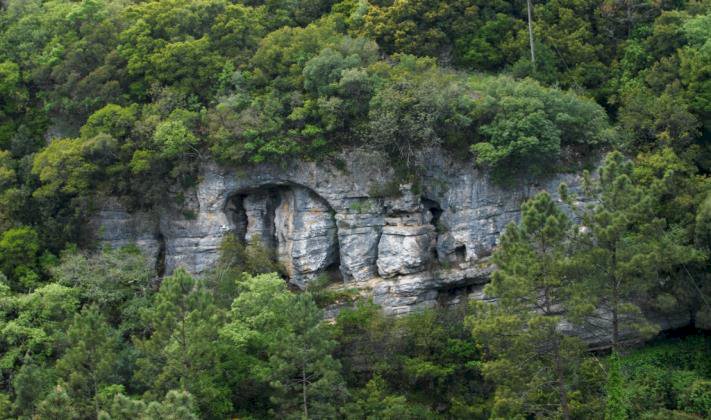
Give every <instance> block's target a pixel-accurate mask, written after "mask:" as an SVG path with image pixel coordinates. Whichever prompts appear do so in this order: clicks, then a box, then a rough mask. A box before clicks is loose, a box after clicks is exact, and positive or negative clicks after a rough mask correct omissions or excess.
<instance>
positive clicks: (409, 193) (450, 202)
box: [95, 150, 688, 342]
mask: <svg viewBox="0 0 711 420" xmlns="http://www.w3.org/2000/svg"><path fill="white" fill-rule="evenodd" d="M427 156H428V166H427V168H426V170H425V173H424V175H423V177H422V182H421V184H420V187H421V188H420V190H418V191H417V193H416V192H415V191H414V190H413V187H412V186H411V185H401V186H400V194H399V195H398V196H396V197H377V196H373V195H372V194H373V192H377V191H383V190H384V189H383V186H386V185H388V184H389V183H391V181H392V177H393V173H392V170H391V169H390V168H389V166H388V165H387V163H386V162H383V161H382V157H381V156H378V155H376V154H373V153H370V152H368V151H364V150H349V151H346V152H344V154H343V156H342V159H341V160H342V161H343V162H345V163H346V165H345V168H342V167H340V166H338V167H337V166H336V165H332V164H329V163H321V164H319V163H315V162H306V161H294V162H291V163H289V164H287V165H285V166H282V165H269V164H263V165H257V166H254V167H252V168H250V169H249V170H245V171H234V170H230V169H229V168H221V167H219V166H217V165H216V164H214V163H207V164H205V165H204V166H203V167H202V170H201V175H200V179H201V181H200V182H199V184H198V185H197V187H196V188H195V189H194V190H192V191H186V192H184V195H185V198H186V199H185V204H184V205H183V207H181V208H176V206H175V205H173V204H171V203H173V202H175V200H165V204H164V205H162V206H159V208H157V209H156V211H155V215H156V217H151V216H149V215H147V214H131V215H129V214H128V213H126V212H125V211H123V210H122V209H120V208H118V207H115V206H114V207H111V206H107V207H106V208H104V209H102V210H101V211H100V212H99V213H98V214H97V216H96V218H95V225H96V226H97V229H96V232H97V236H98V237H99V239H100V240H101V241H103V242H104V243H106V244H109V245H120V244H125V243H128V242H132V241H135V242H137V243H139V245H140V246H141V247H142V248H144V249H145V250H146V251H147V253H148V255H149V256H151V257H152V258H160V254H162V253H161V252H160V249H161V248H164V250H165V252H164V259H165V264H164V266H165V272H166V273H170V272H172V271H173V270H174V269H176V268H177V267H184V268H186V269H187V270H189V271H190V272H192V273H195V274H202V273H204V272H206V271H207V270H209V269H210V268H211V267H212V266H214V264H215V262H216V261H217V258H218V257H219V247H220V243H221V242H222V240H223V238H224V236H225V235H226V234H229V233H232V234H235V235H236V236H237V237H238V238H240V239H244V240H249V239H250V238H253V237H256V236H259V237H260V238H261V240H262V243H263V244H264V245H265V246H267V247H269V248H271V249H272V250H273V251H274V252H275V254H276V256H277V258H278V259H279V261H280V262H281V263H282V264H283V265H284V267H285V268H286V271H287V273H288V275H289V278H290V281H291V282H292V283H294V284H296V285H298V286H299V287H304V286H305V285H306V284H307V283H308V281H310V280H311V279H313V278H314V277H315V276H317V275H319V274H320V273H322V272H324V271H326V270H329V269H331V268H334V267H335V265H336V264H338V265H339V266H338V268H339V269H340V274H341V277H342V278H343V281H344V282H345V285H346V286H347V287H358V288H360V289H361V290H363V291H364V293H370V294H371V295H372V297H373V300H374V301H375V302H376V303H378V304H380V305H382V306H383V308H384V309H385V311H386V312H388V313H392V314H401V313H406V312H409V311H412V310H417V309H419V308H425V307H431V306H433V305H435V304H438V303H442V304H452V303H457V302H461V301H463V300H465V299H467V298H469V299H477V300H490V299H493V298H492V297H489V296H484V294H483V285H484V284H485V283H486V282H487V281H488V276H489V273H490V272H491V270H492V266H491V264H490V263H489V256H490V255H491V253H492V252H493V249H494V248H495V246H496V243H497V240H498V238H499V235H500V234H501V232H502V231H503V230H504V229H505V227H506V225H507V224H508V223H510V222H513V221H516V220H517V219H518V217H519V208H520V205H521V203H522V202H523V201H524V200H525V199H526V198H528V197H531V196H533V195H535V194H536V193H537V192H539V191H541V190H547V191H549V192H550V193H551V195H552V196H553V197H554V198H555V199H557V200H559V198H558V195H557V189H558V185H559V184H560V183H561V182H565V183H566V184H568V186H569V190H570V191H571V192H572V193H576V192H578V191H580V185H581V177H580V176H578V175H575V174H564V175H559V176H555V177H553V178H550V179H548V180H546V181H545V182H537V181H533V180H532V181H530V182H521V183H520V184H519V185H518V186H515V187H508V188H504V187H501V186H499V185H497V184H495V183H493V182H491V181H490V180H489V178H488V177H487V175H486V174H485V173H483V172H481V171H479V170H478V169H476V168H475V167H474V165H472V164H471V163H470V162H462V161H460V160H457V159H453V158H451V157H449V156H447V155H446V154H445V153H443V152H441V151H432V152H431V153H428V154H427ZM584 204H585V203H582V202H581V203H579V205H581V206H582V205H584ZM563 207H564V208H566V209H567V207H565V206H563ZM566 211H568V212H569V213H571V212H570V209H567V210H566ZM571 214H572V213H571ZM187 215H193V217H187ZM99 226H102V228H101V229H100V228H99ZM162 244H164V245H162ZM663 321H664V323H663V326H664V327H665V328H667V327H677V326H681V325H684V323H686V322H688V319H687V318H685V317H683V316H673V317H670V318H668V319H665V320H663ZM588 339H589V341H591V342H594V341H596V340H598V338H596V336H595V335H594V334H588ZM606 339H607V338H605V337H601V338H599V341H604V340H606Z"/></svg>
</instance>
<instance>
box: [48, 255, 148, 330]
mask: <svg viewBox="0 0 711 420" xmlns="http://www.w3.org/2000/svg"><path fill="white" fill-rule="evenodd" d="M51 272H52V278H53V279H54V280H55V281H56V282H57V283H60V284H62V285H64V286H67V287H71V288H74V289H75V290H78V291H79V292H80V293H81V297H82V300H83V301H84V302H87V303H89V304H91V305H95V306H96V307H97V308H98V309H99V310H100V311H101V313H102V314H103V316H105V317H106V319H107V321H108V322H109V323H110V324H111V325H113V326H114V327H118V328H119V329H120V330H121V331H122V332H126V331H134V330H139V329H142V327H141V319H140V314H139V313H140V311H141V308H143V307H146V306H148V305H149V302H148V299H149V295H150V292H151V290H150V286H149V285H150V283H151V281H152V280H153V278H154V276H155V272H154V270H153V268H152V267H150V266H149V265H148V261H147V260H146V257H145V256H143V255H142V254H141V252H140V251H139V250H138V249H137V248H135V247H131V246H129V247H125V248H120V249H106V250H103V251H102V252H100V253H97V254H87V253H82V252H66V253H64V254H63V255H62V258H61V261H60V264H59V265H57V266H56V267H54V268H52V269H51Z"/></svg>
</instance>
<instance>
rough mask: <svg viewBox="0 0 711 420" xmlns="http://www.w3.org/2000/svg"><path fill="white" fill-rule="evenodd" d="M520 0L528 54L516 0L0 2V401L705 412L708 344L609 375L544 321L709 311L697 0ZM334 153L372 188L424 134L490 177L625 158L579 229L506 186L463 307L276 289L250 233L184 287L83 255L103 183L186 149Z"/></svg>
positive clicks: (183, 179) (175, 173) (133, 201)
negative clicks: (483, 265)
mask: <svg viewBox="0 0 711 420" xmlns="http://www.w3.org/2000/svg"><path fill="white" fill-rule="evenodd" d="M532 5H533V8H532V9H533V10H532V12H533V13H532V22H531V27H532V32H533V39H534V46H535V50H536V62H535V65H534V63H532V62H531V60H530V51H529V34H528V22H527V19H528V18H527V13H526V12H527V10H526V9H527V8H526V2H522V1H510V0H496V1H487V0H454V1H443V0H427V1H425V0H398V1H391V0H343V1H335V0H307V1H295V0H264V1H262V0H245V1H231V0H196V1H193V0H165V1H157V0H148V1H134V0H126V1H114V0H83V1H73V0H51V1H43V0H7V1H2V2H0V417H3V418H6V417H7V418H22V419H28V418H57V419H64V418H66V419H74V418H101V419H136V418H137V419H153V418H174V419H195V418H228V417H239V418H243V417H244V418H268V417H276V416H278V417H286V418H297V417H308V418H371V419H380V418H386V419H388V418H392V419H399V418H413V419H415V418H417V419H419V418H423V419H429V418H489V417H505V418H516V417H517V416H518V417H521V416H529V417H531V416H538V417H568V416H570V417H578V418H601V417H603V416H605V417H607V418H623V417H624V416H627V417H628V418H648V419H657V418H680V419H681V418H684V419H686V418H704V417H709V416H711V413H710V412H709V411H710V410H711V408H710V405H711V402H710V400H709V394H710V393H711V390H710V388H711V386H710V385H709V383H710V382H709V380H710V379H711V377H710V372H709V366H708V360H709V357H708V349H707V348H706V347H707V346H708V343H707V340H704V339H698V340H696V341H693V340H692V341H685V342H681V343H673V344H669V345H668V346H666V347H665V346H655V347H653V348H651V349H647V350H641V351H639V352H635V353H632V354H624V353H623V352H620V353H619V357H617V356H615V358H613V359H611V360H610V363H608V364H607V365H606V364H605V363H601V362H600V360H599V359H597V358H595V357H591V356H590V355H589V354H587V353H585V352H584V346H583V344H582V343H581V342H580V341H579V340H578V339H576V338H574V337H572V336H570V335H568V334H565V333H564V332H565V331H564V329H563V328H562V327H561V326H567V325H569V324H567V323H573V324H588V326H589V324H590V321H591V320H592V319H594V318H595V317H598V318H599V317H603V318H606V317H607V318H609V319H608V320H607V321H609V322H607V323H606V324H604V325H603V330H605V331H606V332H607V333H608V334H609V335H610V336H611V337H612V338H613V345H614V347H615V348H616V349H620V348H621V347H622V344H623V343H625V344H626V343H627V342H631V341H639V338H640V337H642V338H643V337H648V336H649V335H651V334H652V333H653V332H654V331H656V330H657V326H656V325H654V324H653V323H650V322H648V321H646V319H645V318H644V317H643V316H642V315H643V314H644V313H645V312H646V311H648V310H654V311H657V312H659V313H661V314H667V313H669V314H672V315H673V316H677V315H678V314H679V313H680V312H685V313H689V314H693V316H692V318H693V321H694V323H695V325H696V326H698V327H705V328H708V327H709V326H711V306H709V302H711V298H709V296H711V275H710V274H709V271H708V262H709V258H710V254H709V252H711V202H709V200H710V199H709V191H711V190H710V188H709V187H710V185H709V182H708V173H709V172H710V171H711V142H710V140H711V77H710V75H711V12H710V10H711V9H710V8H709V3H708V1H647V0H625V1H622V0H551V1H545V2H543V1H533V2H532ZM473 72H477V73H473ZM352 148H364V149H370V151H372V152H375V153H377V154H380V155H381V157H382V162H384V163H385V164H389V165H390V166H392V167H393V169H394V171H395V173H396V174H397V175H396V176H395V177H393V179H392V180H388V181H386V182H385V183H384V184H383V185H382V186H380V187H376V188H373V189H372V191H370V192H369V195H370V196H387V195H396V194H398V193H399V191H398V188H399V184H400V181H407V182H410V183H412V184H413V185H415V188H419V187H420V185H422V184H421V183H420V181H421V177H422V175H423V173H425V172H426V170H427V165H428V164H429V160H428V156H429V151H430V150H431V149H432V148H442V149H444V150H445V152H446V153H449V154H450V155H452V156H455V157H456V158H458V159H461V160H463V161H465V162H469V163H470V164H471V165H472V166H477V167H479V168H481V169H482V174H483V172H485V171H486V172H489V173H490V174H491V175H493V179H494V180H495V181H497V182H499V183H500V184H503V187H504V188H505V187H507V186H510V185H516V184H526V185H529V184H530V182H532V181H533V180H534V178H540V177H543V176H546V175H549V174H552V173H553V172H556V171H560V170H576V169H579V168H580V166H581V165H586V164H587V165H590V166H593V165H595V164H596V162H597V159H598V156H599V152H600V151H601V149H608V148H613V149H619V150H620V152H622V153H625V155H622V154H621V153H619V152H615V153H613V154H610V155H609V156H608V157H607V159H606V160H605V161H604V164H603V165H602V167H601V169H600V171H599V174H598V175H596V176H593V177H592V178H591V179H590V180H589V181H590V182H589V183H588V185H587V187H589V191H587V192H588V193H590V194H589V197H588V198H589V199H590V201H588V203H589V204H590V206H589V207H588V208H584V209H581V208H580V207H572V208H569V209H570V210H573V211H575V210H576V209H577V210H578V211H577V213H578V214H576V216H577V217H576V221H578V220H579V221H581V222H582V225H583V226H582V227H580V226H576V225H575V223H573V222H572V221H571V220H568V218H567V216H566V215H565V214H567V213H563V212H562V211H561V210H560V209H559V208H558V207H557V205H556V203H555V202H554V200H553V198H552V197H551V196H550V195H539V196H536V197H534V198H533V199H532V200H531V201H529V202H528V203H527V204H525V205H524V207H523V217H522V220H521V222H520V223H519V224H518V225H512V226H511V227H509V228H507V230H506V232H505V233H504V234H503V236H502V237H501V241H500V246H499V250H498V251H497V252H496V254H495V256H494V260H495V262H496V264H497V265H498V268H499V269H498V271H496V273H495V274H494V275H493V278H492V284H491V285H490V286H489V287H488V289H487V293H490V294H493V295H496V297H497V298H498V300H499V302H501V303H502V304H501V305H500V306H485V305H482V306H479V307H477V308H476V310H475V311H474V312H470V311H469V309H466V308H464V305H462V306H461V307H460V306H457V307H451V308H433V309H430V310H426V311H423V312H421V313H416V314H411V315H409V316H406V317H401V318H397V319H395V318H392V317H387V316H384V314H382V312H381V310H380V308H379V307H377V306H376V305H374V304H372V303H368V302H361V301H356V302H354V299H355V294H354V293H351V291H349V290H347V289H344V288H343V287H336V286H337V285H335V284H330V283H329V279H327V278H326V277H324V278H323V279H320V280H318V281H314V282H312V283H311V285H310V287H309V289H307V290H306V291H304V292H292V291H289V290H288V289H287V285H286V282H285V281H284V279H282V278H281V276H283V275H284V271H283V269H282V268H281V267H280V266H279V264H277V263H275V262H274V261H275V258H274V255H272V254H271V252H269V251H267V250H265V249H264V248H263V247H261V246H260V245H259V243H258V241H257V240H255V241H254V242H253V243H249V244H241V243H239V242H238V241H237V240H235V238H228V239H227V240H226V241H225V243H224V246H223V256H222V259H221V261H220V263H219V264H218V265H217V267H214V269H213V270H212V271H211V272H210V273H208V274H207V275H205V276H204V278H194V277H192V276H190V275H188V274H187V273H185V272H183V271H177V272H175V273H173V275H171V276H168V277H166V278H164V279H160V278H158V276H157V275H158V274H161V273H156V272H155V267H149V266H147V263H146V260H145V258H144V257H143V256H142V255H141V254H140V252H139V251H138V250H137V249H135V248H125V249H120V250H103V251H100V252H95V253H89V252H87V251H86V250H87V249H92V245H93V244H91V243H90V235H88V232H86V230H87V229H89V228H90V226H89V224H87V223H86V220H88V218H89V217H90V215H91V213H92V211H94V210H95V206H96V205H97V204H100V203H101V202H102V201H103V200H105V199H106V197H110V196H114V197H118V199H119V200H121V202H122V203H123V204H125V205H126V206H127V207H128V208H129V209H130V210H134V209H142V210H149V209H151V208H152V207H153V206H154V205H155V204H156V203H161V202H162V200H165V196H166V191H171V194H173V192H174V191H176V190H177V191H181V190H185V189H187V188H191V187H194V186H195V185H196V183H197V182H198V181H199V168H200V166H201V165H202V164H203V162H205V161H209V160H217V161H219V162H221V163H223V164H227V165H230V166H234V167H237V168H238V169H244V170H251V169H252V165H254V164H260V163H266V164H284V163H288V162H290V161H293V160H298V159H309V160H316V161H324V160H334V159H333V158H334V157H337V156H336V155H337V154H338V153H339V152H341V151H343V150H350V149H352ZM604 151H606V150H604ZM345 156H347V155H345ZM339 159H342V157H339ZM562 192H563V194H562V197H561V198H563V200H564V201H566V202H568V203H569V204H572V203H574V202H575V200H574V199H575V198H576V197H569V196H568V194H567V193H566V191H565V189H563V191H562ZM181 194H182V193H178V194H176V195H177V196H178V197H177V198H178V199H179V200H182V199H183V198H182V196H181ZM578 204H579V203H578ZM356 207H357V206H356ZM182 210H183V211H182V213H183V215H184V216H185V217H186V218H191V217H194V216H195V214H193V213H190V212H189V211H188V210H185V209H182ZM354 210H357V209H355V208H354ZM361 210H363V209H361ZM566 211H567V210H566ZM74 244H76V245H77V246H78V247H79V248H80V249H83V250H84V251H81V252H80V251H77V246H75V245H74ZM57 256H60V257H59V258H58V257H57ZM541 291H542V292H543V295H542V296H543V297H541V295H540V293H539V292H541ZM334 303H335V304H338V305H352V307H347V308H342V310H341V311H340V313H339V314H338V315H337V317H336V319H335V320H331V321H332V322H324V321H323V319H322V317H323V314H324V311H323V310H322V309H323V307H328V305H331V304H334ZM533 307H536V308H537V309H538V312H535V313H532V312H531V311H530V309H531V308H533ZM561 310H565V314H563V313H561ZM325 312H326V313H329V314H330V313H331V312H330V310H328V311H325ZM467 317H468V318H467ZM465 318H466V319H468V320H469V321H468V322H467V323H465V322H464V319H465ZM598 326H600V324H598ZM502 331H506V332H507V334H501V332H502ZM704 346H705V347H704ZM603 368H606V369H607V375H605V372H604V371H603ZM606 376H607V379H606V378H605V377H606ZM605 383H607V384H606V385H605ZM603 394H607V395H606V397H604V396H603ZM566 405H567V408H566V407H565V406H566Z"/></svg>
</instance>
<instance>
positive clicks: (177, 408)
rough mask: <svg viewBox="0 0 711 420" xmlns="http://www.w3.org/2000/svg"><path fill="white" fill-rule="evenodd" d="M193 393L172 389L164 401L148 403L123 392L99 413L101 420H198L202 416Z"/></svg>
mask: <svg viewBox="0 0 711 420" xmlns="http://www.w3.org/2000/svg"><path fill="white" fill-rule="evenodd" d="M193 400H194V399H193V397H192V395H190V393H188V392H186V391H178V390H171V391H168V393H167V394H166V395H165V397H164V398H163V400H162V401H152V402H150V403H148V404H146V403H145V402H144V401H142V400H134V399H131V398H129V397H126V396H125V395H123V394H118V395H116V396H115V397H114V399H113V401H112V403H111V406H110V408H109V409H108V412H107V411H103V412H101V413H100V414H99V416H98V419H100V420H131V419H138V420H149V419H168V420H197V419H198V418H200V417H199V416H198V415H197V411H196V409H195V402H194V401H193Z"/></svg>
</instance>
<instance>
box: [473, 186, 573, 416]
mask: <svg viewBox="0 0 711 420" xmlns="http://www.w3.org/2000/svg"><path fill="white" fill-rule="evenodd" d="M570 233H571V223H570V221H569V219H568V217H567V216H566V215H565V214H564V213H563V212H562V211H561V210H560V209H559V208H558V206H557V205H556V203H555V202H554V201H553V200H552V199H551V197H550V195H548V193H545V192H543V193H540V194H538V195H537V196H535V197H534V198H533V199H531V200H529V201H528V202H526V203H525V204H524V205H523V206H522V220H521V222H520V224H518V225H516V224H513V223H512V224H510V225H509V226H508V227H507V228H506V231H505V232H504V234H503V235H502V237H501V243H500V245H499V248H498V249H497V251H496V253H495V254H494V262H495V263H496V265H497V267H498V269H497V271H496V272H495V273H494V274H493V276H492V281H491V283H490V284H489V285H488V286H487V288H486V293H487V295H490V296H494V297H496V299H497V302H496V304H487V303H482V302H479V303H478V305H477V306H476V310H475V313H474V315H473V316H471V317H470V318H469V319H468V322H469V324H470V325H471V327H472V329H473V333H474V335H475V337H476V338H478V339H479V340H481V342H482V343H483V344H484V346H485V348H486V349H487V350H488V352H489V354H490V356H491V359H490V360H488V361H486V362H485V363H484V367H483V373H484V375H485V376H486V377H487V378H489V379H491V380H493V381H494V382H496V383H497V389H496V396H495V402H494V408H493V410H494V415H495V416H500V417H512V416H517V415H520V414H523V413H529V414H537V415H543V416H551V415H559V416H561V417H563V418H566V419H568V418H571V416H572V415H573V413H572V411H573V409H572V408H571V407H572V406H573V405H575V406H578V407H579V406H580V404H581V403H582V401H575V404H573V402H572V401H571V400H572V399H577V400H580V399H581V396H580V393H578V392H573V391H574V390H576V389H577V385H578V384H577V382H579V381H581V375H580V367H581V359H583V352H584V350H585V346H584V344H583V343H582V342H581V340H580V339H578V338H576V337H572V336H569V335H566V334H564V333H563V332H562V331H561V325H562V324H561V322H562V321H563V320H562V318H561V315H562V314H563V312H564V311H565V310H567V309H568V305H570V304H572V302H573V301H574V299H572V297H573V290H574V287H573V286H574V284H573V282H572V280H571V278H570V277H569V276H568V275H567V274H566V273H567V269H568V259H569V249H570V242H569V237H570Z"/></svg>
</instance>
